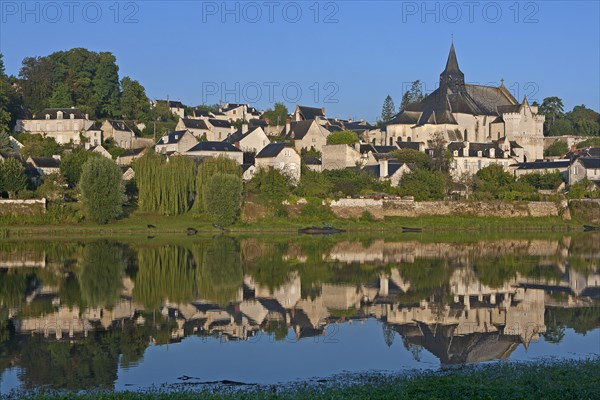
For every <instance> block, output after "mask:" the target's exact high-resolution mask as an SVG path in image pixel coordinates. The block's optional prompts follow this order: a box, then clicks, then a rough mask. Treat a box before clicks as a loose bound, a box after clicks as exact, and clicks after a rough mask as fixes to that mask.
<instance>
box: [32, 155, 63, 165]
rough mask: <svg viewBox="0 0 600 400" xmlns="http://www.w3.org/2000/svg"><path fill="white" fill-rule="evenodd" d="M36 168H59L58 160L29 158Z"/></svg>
mask: <svg viewBox="0 0 600 400" xmlns="http://www.w3.org/2000/svg"><path fill="white" fill-rule="evenodd" d="M31 160H32V161H33V163H34V164H35V166H36V167H38V168H60V160H57V159H56V158H52V157H31Z"/></svg>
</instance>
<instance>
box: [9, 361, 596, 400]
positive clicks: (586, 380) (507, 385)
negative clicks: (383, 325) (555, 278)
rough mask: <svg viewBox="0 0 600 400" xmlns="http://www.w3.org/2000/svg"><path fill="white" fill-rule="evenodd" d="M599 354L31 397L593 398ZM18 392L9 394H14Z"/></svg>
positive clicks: (128, 398)
mask: <svg viewBox="0 0 600 400" xmlns="http://www.w3.org/2000/svg"><path fill="white" fill-rule="evenodd" d="M598 388H600V359H599V358H592V359H587V360H578V361H575V360H566V361H542V362H536V363H506V362H498V363H491V364H487V365H481V366H462V367H456V368H449V369H445V370H440V371H428V372H416V373H413V374H404V375H385V374H376V373H371V374H366V375H362V376H354V377H336V378H333V379H330V380H319V381H314V382H301V383H298V384H292V385H285V386H283V387H279V388H278V387H275V386H243V387H242V388H241V389H240V387H239V386H238V387H237V388H231V385H229V387H227V385H221V386H216V387H213V388H212V389H208V388H206V387H205V386H203V385H199V386H190V385H182V386H174V387H167V388H161V389H155V390H150V391H147V392H110V391H109V392H84V393H72V392H55V393H52V392H46V393H37V394H29V395H30V396H31V398H33V399H44V400H45V399H48V400H49V399H91V398H99V399H127V400H138V399H139V400H144V399H181V400H184V399H223V400H227V399H298V400H300V399H411V400H416V399H427V400H430V399H547V400H551V399H560V400H564V399H594V398H598V393H599V392H598ZM21 395H23V394H22V393H21V394H14V397H18V396H21Z"/></svg>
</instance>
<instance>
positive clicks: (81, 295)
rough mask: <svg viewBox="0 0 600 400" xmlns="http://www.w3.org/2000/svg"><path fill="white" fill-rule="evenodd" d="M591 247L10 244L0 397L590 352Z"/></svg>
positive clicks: (556, 240) (1, 270)
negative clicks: (21, 391) (54, 390)
mask: <svg viewBox="0 0 600 400" xmlns="http://www.w3.org/2000/svg"><path fill="white" fill-rule="evenodd" d="M599 243H600V236H599V235H597V234H581V235H580V234H577V235H573V236H569V237H561V236H556V237H554V236H549V237H548V236H546V237H505V238H493V239H485V238H482V239H478V238H470V239H464V238H462V239H460V240H458V239H455V238H436V237H435V236H434V237H430V236H429V237H422V236H420V235H411V234H404V235H397V236H396V237H389V238H387V237H386V238H380V237H364V238H359V239H357V238H355V237H352V236H339V237H329V238H322V237H302V236H293V235H292V236H289V237H235V238H234V237H226V236H220V237H196V238H188V237H156V238H152V239H151V238H148V239H140V240H130V241H127V242H117V241H106V240H104V241H60V242H59V241H34V240H18V241H7V240H4V241H0V393H7V392H9V391H11V390H13V389H35V388H42V387H51V388H64V389H88V388H106V389H116V390H127V389H138V388H146V387H149V386H152V385H161V384H177V383H181V382H188V383H189V382H192V383H196V382H212V381H221V380H232V381H239V382H246V383H278V382H290V381H295V380H300V379H311V378H313V377H328V376H332V375H335V374H339V373H344V372H353V373H354V372H357V373H360V372H365V371H375V370H376V371H391V372H398V371H402V370H408V369H437V368H440V367H441V366H446V365H451V364H462V363H482V362H491V361H496V360H535V359H540V358H544V357H561V358H579V357H586V356H589V355H590V354H596V355H597V354H599V353H600V245H599Z"/></svg>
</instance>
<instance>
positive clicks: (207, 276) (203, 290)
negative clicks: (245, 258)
mask: <svg viewBox="0 0 600 400" xmlns="http://www.w3.org/2000/svg"><path fill="white" fill-rule="evenodd" d="M243 280H244V272H243V270H242V259H241V254H240V249H239V245H238V243H237V241H236V240H235V239H233V238H230V237H226V236H220V237H217V238H215V239H213V240H212V241H211V243H210V245H209V246H208V247H207V248H206V251H205V252H204V257H203V259H202V264H201V265H200V267H199V269H198V275H197V282H198V289H199V291H200V295H201V296H202V297H203V298H204V299H206V300H211V301H214V302H215V303H217V304H219V305H226V304H227V303H229V302H231V301H232V300H235V299H236V298H237V295H238V291H239V289H240V288H241V287H242V283H243Z"/></svg>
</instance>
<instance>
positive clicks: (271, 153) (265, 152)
mask: <svg viewBox="0 0 600 400" xmlns="http://www.w3.org/2000/svg"><path fill="white" fill-rule="evenodd" d="M284 148H285V143H270V144H268V145H266V146H265V147H264V148H263V149H262V150H261V151H260V152H259V153H258V154H257V155H256V158H271V157H277V155H278V154H279V153H281V151H282V150H283V149H284Z"/></svg>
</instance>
